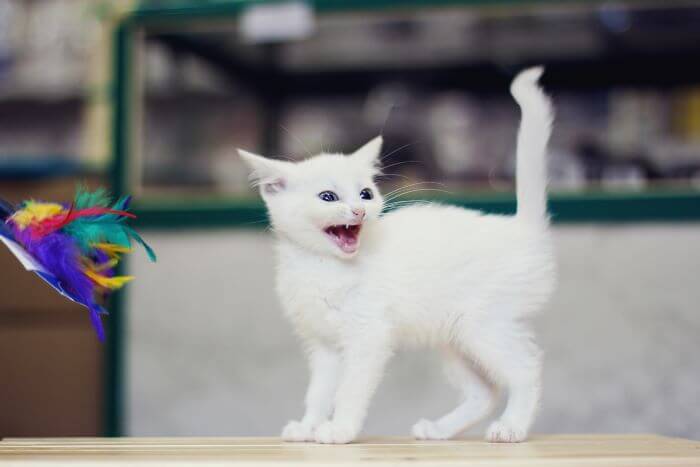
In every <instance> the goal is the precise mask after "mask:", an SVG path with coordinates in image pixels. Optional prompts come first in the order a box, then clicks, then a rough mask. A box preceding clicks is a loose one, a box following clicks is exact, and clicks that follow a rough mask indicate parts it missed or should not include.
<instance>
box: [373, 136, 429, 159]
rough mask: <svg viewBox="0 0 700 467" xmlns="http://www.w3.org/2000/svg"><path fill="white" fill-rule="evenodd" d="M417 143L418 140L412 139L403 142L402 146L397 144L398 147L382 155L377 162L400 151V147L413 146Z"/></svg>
mask: <svg viewBox="0 0 700 467" xmlns="http://www.w3.org/2000/svg"><path fill="white" fill-rule="evenodd" d="M418 143H420V140H417V141H413V142H412V143H407V144H404V145H403V146H399V147H398V148H396V149H394V150H393V151H391V152H389V154H384V155H383V156H382V157H381V158H380V159H379V162H382V161H383V160H384V159H386V158H387V157H389V156H391V155H392V154H395V153H397V152H399V151H401V150H402V149H406V148H407V147H409V146H413V145H414V144H418Z"/></svg>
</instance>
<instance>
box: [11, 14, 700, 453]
mask: <svg viewBox="0 0 700 467" xmlns="http://www.w3.org/2000/svg"><path fill="white" fill-rule="evenodd" d="M699 24H700V2H692V1H671V0H656V1H653V0H647V1H643V2H642V1H640V2H636V1H620V2H608V1H584V0H581V1H547V2H540V1H534V0H532V1H528V0H519V1H516V0H513V1H507V0H498V1H494V0H464V1H459V0H451V1H435V2H430V1H427V0H425V1H422V0H411V1H407V2H399V1H392V0H375V1H367V0H352V1H346V2H339V1H335V0H315V1H309V2H304V1H287V2H269V1H267V2H261V1H224V0H210V1H206V0H200V1H180V0H172V1H165V0H162V1H126V0H124V1H119V0H112V1H107V0H93V1H89V0H0V197H2V198H5V199H8V200H10V201H13V202H18V201H20V200H22V199H27V198H39V199H46V200H56V201H59V200H63V201H67V200H69V199H70V198H71V197H72V193H73V190H74V187H75V185H76V184H77V183H79V182H85V183H87V184H88V185H90V186H98V185H106V186H109V187H111V189H112V191H113V192H114V193H115V194H122V193H132V194H134V195H135V201H134V209H135V211H136V213H137V214H138V215H139V219H138V221H137V222H136V227H137V228H139V229H140V230H141V231H142V234H143V236H144V237H145V238H146V239H147V240H148V241H149V243H151V244H152V246H153V247H154V248H155V250H156V251H157V253H158V255H159V262H158V264H155V265H153V264H150V263H148V261H147V259H146V258H145V257H143V256H142V255H140V254H139V253H137V254H136V255H134V258H133V259H132V261H131V262H130V263H129V264H128V267H127V268H128V271H129V273H131V274H134V275H136V276H137V280H136V281H134V282H133V283H132V284H130V285H129V287H127V291H126V293H125V294H120V295H118V296H116V297H115V300H114V301H113V303H112V314H111V315H110V316H109V317H108V318H106V323H107V324H108V326H109V328H110V329H109V334H110V336H109V342H108V344H107V345H106V346H101V345H100V344H99V343H98V342H97V340H96V338H95V337H94V336H93V334H92V330H91V328H90V324H89V320H88V318H87V315H86V313H85V312H84V310H82V309H80V308H79V307H77V306H75V305H74V304H72V303H69V302H67V301H65V300H63V299H62V298H61V297H58V296H57V295H55V294H54V293H53V292H52V291H51V290H49V289H48V288H47V287H46V286H45V285H43V284H42V283H41V282H40V280H39V279H37V278H35V277H33V276H32V275H29V274H27V273H25V272H24V271H23V270H22V268H21V266H20V265H19V263H17V262H16V260H15V259H14V258H13V257H11V256H10V255H9V253H7V252H6V251H5V250H2V249H0V271H2V281H0V373H1V374H2V375H3V377H2V382H1V383H0V414H1V415H0V436H73V435H101V434H108V435H115V434H121V435H134V436H139V435H149V436H156V435H157V436H165V435H200V436H203V435H212V436H213V435H277V434H278V433H279V430H280V429H281V427H282V426H283V425H284V423H285V422H286V421H287V420H289V419H291V418H297V417H299V416H300V415H301V413H302V401H303V394H304V390H305V384H306V379H307V372H306V365H305V363H304V361H303V359H302V355H301V351H300V350H299V348H298V346H297V344H296V341H295V339H294V337H293V335H292V332H291V328H290V327H289V325H287V323H286V322H285V321H284V320H283V318H282V315H281V311H280V306H279V304H278V302H277V301H276V298H275V297H274V294H273V293H272V290H273V289H272V287H273V286H272V280H273V275H274V258H273V249H272V244H273V238H272V236H271V234H270V233H269V232H267V231H266V229H265V227H266V221H265V213H264V209H263V207H262V205H261V204H260V202H259V200H258V199H257V197H256V194H255V193H254V192H253V191H251V190H250V189H249V187H248V180H247V175H248V174H247V172H246V170H245V168H244V167H243V166H242V164H241V163H240V161H239V160H238V158H237V157H236V156H235V148H237V147H242V148H245V149H248V150H251V151H254V152H258V153H262V154H265V155H268V156H272V157H286V158H293V159H301V158H304V157H308V155H309V154H314V153H317V152H320V151H340V152H347V151H351V150H353V149H355V148H356V147H359V146H360V145H361V144H362V143H364V142H366V141H367V140H368V139H370V138H371V137H373V136H375V135H377V134H378V133H382V134H383V135H384V138H385V147H384V150H383V155H384V159H383V166H384V172H385V174H386V175H385V176H383V177H382V180H381V184H382V187H383V189H384V190H385V191H387V190H394V189H399V190H401V191H400V192H402V193H404V195H403V199H407V200H409V199H435V200H439V201H443V202H450V203H454V204H458V205H463V206H470V207H478V208H482V209H484V210H487V211H491V212H511V211H513V210H514V207H515V205H514V200H513V186H514V185H513V172H514V162H515V161H514V149H515V135H516V130H517V124H518V118H519V115H518V111H517V108H516V106H515V104H514V102H513V101H512V99H511V97H510V96H509V94H508V84H509V82H510V80H511V78H512V77H513V76H514V74H515V73H516V72H517V71H518V70H520V69H521V68H523V67H525V66H530V65H533V64H544V65H545V66H546V68H547V72H546V74H545V76H544V78H543V84H544V85H545V87H546V88H547V90H548V91H549V92H550V93H551V94H552V96H553V99H554V102H555V106H556V111H557V116H556V123H555V130H554V134H553V138H552V142H551V144H550V167H549V170H550V174H549V175H550V180H551V192H552V195H551V198H552V202H551V205H552V212H553V220H554V223H555V227H554V231H555V238H556V242H557V250H558V256H559V266H560V285H559V289H558V291H557V293H556V295H555V297H554V299H553V300H552V303H551V304H550V305H549V306H548V308H547V310H546V311H545V313H543V314H542V316H541V317H539V318H538V319H537V322H536V329H537V334H538V336H539V339H540V341H541V343H542V345H543V347H544V348H545V350H546V363H545V385H544V388H545V394H544V400H543V408H542V412H541V415H540V417H539V419H538V422H537V425H536V426H535V431H537V432H545V433H561V432H573V433H581V432H592V433H602V432H619V433H638V432H651V433H659V434H664V435H673V436H683V437H689V438H694V439H700V404H698V401H700V363H699V361H698V358H697V356H698V354H700V340H699V339H698V334H699V333H700V314H699V313H698V311H697V310H698V303H700V289H698V287H697V285H696V282H697V277H698V274H699V273H700V248H699V246H698V239H700V225H699V224H698V220H700V67H699V66H697V64H698V63H700V27H698V25H699ZM437 363H438V361H437V358H436V357H434V356H432V355H429V354H427V353H408V354H402V355H400V356H399V357H397V358H396V359H395V360H394V362H393V363H392V364H391V366H390V367H389V370H388V374H387V377H386V379H385V381H384V382H383V384H382V386H381V387H380V390H379V393H378V395H377V397H376V399H375V402H374V404H373V409H372V411H371V415H370V418H369V420H368V423H367V430H366V431H367V433H369V434H392V435H393V434H408V433H409V429H410V426H411V425H412V423H413V422H415V421H416V420H417V419H419V418H422V417H427V418H434V417H436V416H438V415H441V414H442V413H443V412H445V411H447V410H449V409H450V408H451V407H452V406H453V404H454V403H455V402H456V399H455V397H456V395H455V394H452V392H451V390H450V389H449V388H448V386H447V384H446V383H445V381H444V378H443V376H442V375H441V373H440V370H439V365H438V364H437ZM470 434H477V435H481V432H480V431H478V430H475V431H473V432H471V433H470Z"/></svg>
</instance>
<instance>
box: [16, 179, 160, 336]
mask: <svg viewBox="0 0 700 467" xmlns="http://www.w3.org/2000/svg"><path fill="white" fill-rule="evenodd" d="M129 201H130V198H129V197H123V198H120V199H119V200H117V202H116V203H114V205H112V206H110V204H111V203H110V199H109V196H108V194H107V192H106V190H104V189H98V190H95V191H93V192H90V191H87V190H85V189H84V188H80V187H79V188H78V190H77V192H76V195H75V198H74V200H73V203H72V204H71V205H70V206H63V205H60V204H56V203H43V202H38V201H34V200H30V201H26V202H24V203H23V204H22V205H21V206H20V208H19V209H18V210H17V211H15V212H14V213H13V214H11V215H10V216H9V217H8V218H7V220H6V225H8V226H9V227H10V229H11V231H12V233H13V236H14V238H15V240H16V241H17V242H18V243H19V244H20V245H22V246H23V247H24V248H25V250H26V251H27V252H28V253H29V254H30V255H31V256H33V257H34V258H35V259H36V260H37V261H38V262H39V263H40V264H41V265H42V266H43V267H44V268H45V269H46V271H48V272H49V273H51V274H53V275H54V276H55V277H56V278H57V279H58V281H59V283H60V286H61V287H62V288H63V289H64V290H65V291H66V292H68V294H69V295H70V296H72V297H75V299H76V300H77V301H78V302H80V303H82V304H83V305H85V306H86V307H87V308H88V310H89V312H90V320H91V322H92V324H93V326H94V328H95V331H96V332H97V335H98V337H99V339H100V340H104V330H103V328H102V321H101V320H100V316H99V315H100V314H103V313H105V312H104V310H103V309H102V307H101V306H100V305H99V304H98V302H99V301H100V300H101V299H102V298H103V297H104V295H106V294H107V293H109V292H110V291H112V290H116V289H119V288H121V287H123V286H124V285H125V284H126V283H127V282H129V281H131V280H132V279H133V277H132V276H115V275H114V271H113V269H114V267H115V266H116V265H117V264H118V263H119V260H120V259H121V256H122V255H123V254H126V253H130V252H131V251H132V248H131V243H132V241H135V242H136V243H138V244H140V245H142V246H143V247H144V249H145V250H146V252H147V254H148V257H149V258H150V259H151V261H155V260H156V256H155V253H154V252H153V250H152V249H151V248H150V247H149V246H148V245H147V244H146V242H144V240H143V239H142V238H141V237H140V236H139V235H138V234H137V233H136V232H135V231H134V230H133V229H132V228H131V227H129V226H128V225H126V220H127V219H129V218H134V217H135V216H134V215H133V214H131V213H129V212H128V211H127V209H128V205H129Z"/></svg>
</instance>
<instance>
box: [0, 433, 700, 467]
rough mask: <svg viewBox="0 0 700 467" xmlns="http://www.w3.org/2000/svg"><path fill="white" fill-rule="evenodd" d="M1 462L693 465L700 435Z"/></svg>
mask: <svg viewBox="0 0 700 467" xmlns="http://www.w3.org/2000/svg"><path fill="white" fill-rule="evenodd" d="M0 464H2V465H22V466H27V465H44V466H45V465H58V466H61V465H65V466H68V465H71V466H75V465H81V466H82V465H127V464H128V465H148V466H171V465H204V466H207V465H212V466H213V465H235V464H238V465H251V466H272V465H274V466H288V465H301V464H315V465H329V466H350V465H362V464H371V465H373V466H403V465H410V466H438V467H439V466H443V465H444V466H447V465H449V466H456V465H468V466H499V467H513V466H522V467H534V466H544V467H547V466H557V467H570V466H576V467H585V466H597V467H600V466H609V465H615V466H635V467H653V466H684V467H698V466H700V442H696V441H689V440H683V439H676V438H665V437H661V436H653V435H606V436H598V435H596V436H594V435H556V436H535V437H533V438H532V439H531V440H530V441H528V442H526V443H521V444H492V443H486V442H484V441H480V440H469V439H464V440H453V441H433V442H425V441H414V440H409V439H406V438H378V439H367V440H362V441H360V442H357V443H353V444H348V445H341V446H329V445H318V444H307V443H285V442H282V441H280V440H279V439H278V438H112V439H109V438H10V439H5V440H3V441H1V442H0Z"/></svg>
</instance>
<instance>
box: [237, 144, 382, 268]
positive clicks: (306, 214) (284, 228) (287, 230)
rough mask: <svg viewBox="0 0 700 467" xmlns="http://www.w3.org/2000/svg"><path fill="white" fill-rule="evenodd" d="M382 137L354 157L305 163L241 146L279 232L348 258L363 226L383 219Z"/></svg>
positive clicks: (329, 157) (314, 248) (331, 157)
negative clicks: (379, 183)
mask: <svg viewBox="0 0 700 467" xmlns="http://www.w3.org/2000/svg"><path fill="white" fill-rule="evenodd" d="M381 146H382V138H381V136H379V137H377V138H374V139H373V140H372V141H370V142H369V143H367V144H365V145H364V146H362V147H361V148H360V149H358V150H357V151H355V152H354V153H352V154H350V155H343V154H325V153H322V154H319V155H317V156H315V157H312V158H309V159H306V160H304V161H301V162H288V161H282V160H273V159H267V158H265V157H262V156H258V155H255V154H251V153H249V152H246V151H242V150H239V151H238V152H239V154H240V155H241V158H242V159H243V160H244V161H245V162H246V164H248V165H249V166H250V168H251V169H252V174H251V178H252V179H253V180H254V181H255V183H256V185H258V186H259V187H260V193H261V195H262V197H263V199H264V200H265V204H266V205H267V210H268V212H269V214H270V220H271V222H272V226H273V227H274V229H275V231H276V232H278V233H280V234H282V235H284V236H286V237H288V238H289V239H291V240H292V241H294V242H296V243H297V244H299V245H301V246H303V247H304V248H308V249H310V250H312V251H315V252H317V253H322V254H330V255H334V256H337V257H339V258H343V259H348V258H352V257H353V256H355V254H356V253H357V251H358V249H359V246H360V238H361V236H362V230H363V226H366V225H367V224H368V223H371V222H374V221H376V220H377V218H379V215H380V214H381V212H382V208H383V202H384V200H383V198H382V196H381V194H380V193H379V190H378V189H377V187H376V185H375V183H374V176H375V175H376V174H377V173H378V172H379V170H378V168H377V164H378V159H379V152H380V150H381Z"/></svg>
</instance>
